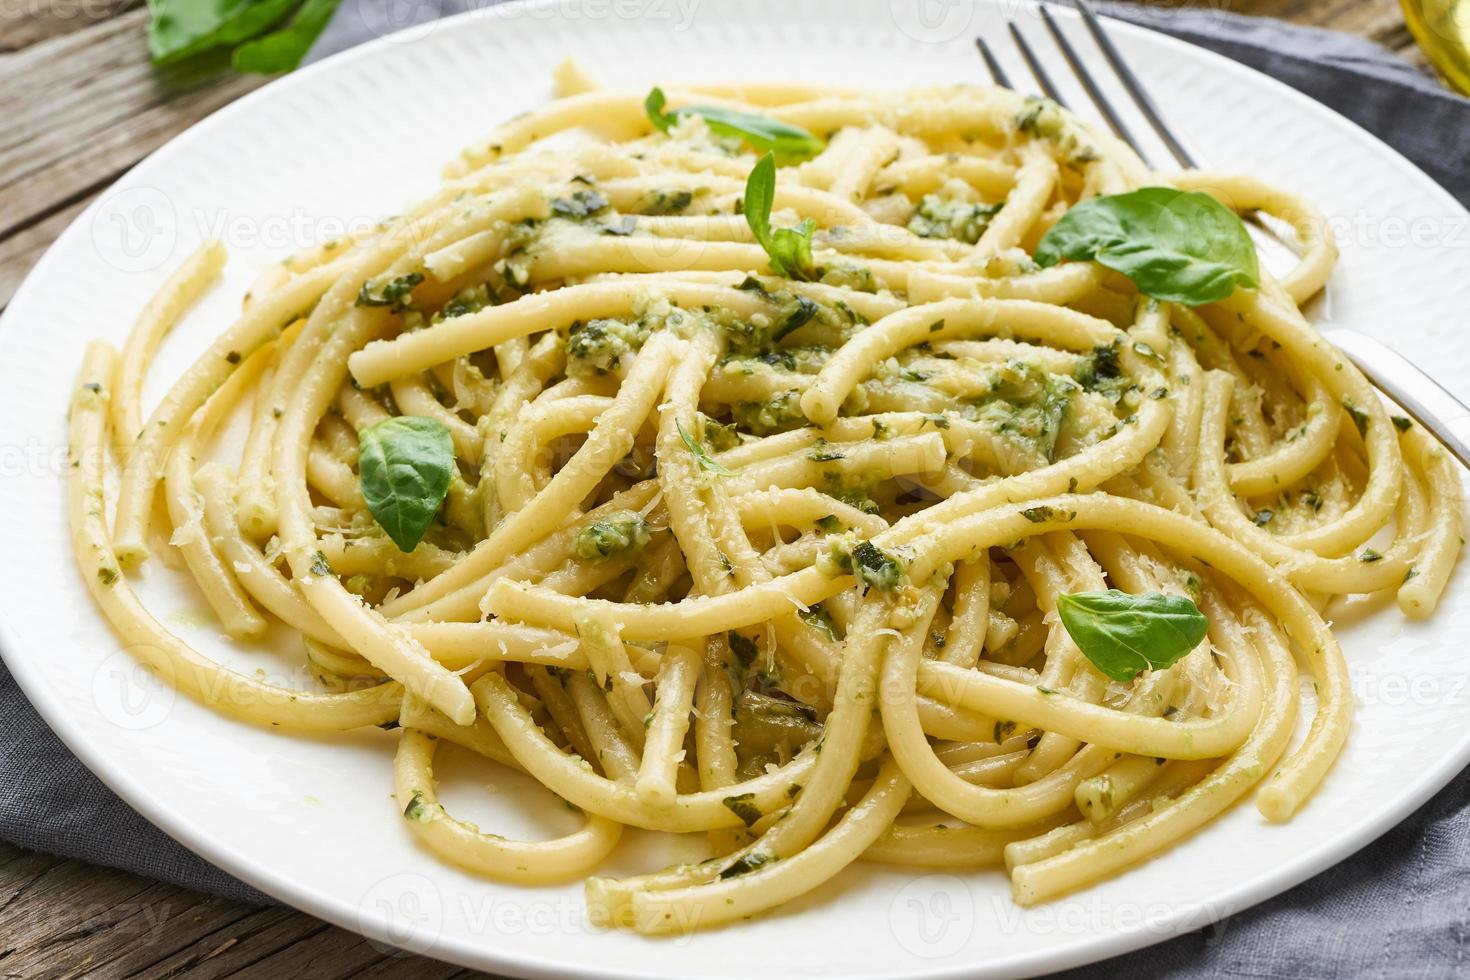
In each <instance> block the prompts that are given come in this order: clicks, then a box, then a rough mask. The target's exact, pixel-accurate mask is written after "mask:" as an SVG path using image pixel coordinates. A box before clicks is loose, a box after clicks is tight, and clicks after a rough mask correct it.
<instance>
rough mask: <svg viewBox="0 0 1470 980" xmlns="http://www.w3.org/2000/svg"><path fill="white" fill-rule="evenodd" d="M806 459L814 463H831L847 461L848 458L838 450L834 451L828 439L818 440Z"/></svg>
mask: <svg viewBox="0 0 1470 980" xmlns="http://www.w3.org/2000/svg"><path fill="white" fill-rule="evenodd" d="M806 458H807V459H809V460H811V461H812V462H814V463H831V462H833V461H835V460H839V459H845V458H846V457H845V456H844V455H843V454H842V453H840V452H838V451H837V450H836V449H833V448H832V446H831V444H830V443H828V442H827V440H826V439H818V440H817V441H816V442H815V443H813V444H812V448H811V450H810V451H809V452H808V453H807V454H806Z"/></svg>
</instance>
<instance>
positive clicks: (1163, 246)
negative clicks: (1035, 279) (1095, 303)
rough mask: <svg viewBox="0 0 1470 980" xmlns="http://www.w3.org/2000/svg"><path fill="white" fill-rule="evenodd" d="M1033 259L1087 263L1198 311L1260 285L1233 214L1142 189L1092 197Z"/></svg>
mask: <svg viewBox="0 0 1470 980" xmlns="http://www.w3.org/2000/svg"><path fill="white" fill-rule="evenodd" d="M1035 258H1036V261H1037V263H1038V264H1039V265H1042V266H1053V265H1056V264H1057V262H1059V261H1061V260H1062V259H1076V260H1084V259H1091V260H1093V261H1095V262H1097V263H1098V264H1099V265H1103V266H1106V267H1107V268H1109V269H1113V270H1114V271H1116V272H1121V273H1122V274H1123V275H1125V276H1127V277H1128V278H1129V279H1132V280H1133V281H1134V282H1135V283H1136V284H1137V285H1138V289H1139V291H1140V292H1142V293H1143V294H1144V295H1146V296H1152V297H1154V298H1155V299H1161V300H1167V301H1169V302H1174V303H1183V304H1185V305H1187V306H1201V305H1203V304H1205V303H1213V302H1216V301H1217V300H1222V299H1226V298H1227V297H1229V296H1230V294H1231V293H1233V292H1234V291H1235V287H1236V285H1237V284H1238V285H1241V286H1248V287H1251V288H1255V287H1256V286H1258V285H1260V276H1261V273H1260V266H1259V264H1258V263H1257V260H1256V248H1255V245H1254V244H1252V243H1251V239H1250V236H1249V235H1248V234H1246V230H1245V225H1244V224H1242V223H1241V220H1240V218H1239V217H1237V216H1236V214H1235V212H1234V211H1231V210H1230V209H1229V208H1227V207H1225V205H1223V204H1221V203H1220V202H1219V201H1217V200H1215V199H1214V198H1213V197H1211V196H1210V195H1208V194H1203V193H1200V192H1198V191H1179V190H1174V189H1173V188H1170V187H1144V188H1141V189H1140V190H1136V191H1130V192H1129V193H1127V194H1114V195H1111V196H1109V197H1095V198H1093V199H1091V200H1089V201H1083V202H1082V203H1081V204H1078V205H1077V206H1076V207H1074V208H1073V209H1072V210H1070V211H1068V212H1067V213H1066V214H1064V215H1062V219H1061V220H1060V221H1058V222H1057V223H1056V224H1055V225H1053V226H1052V228H1051V230H1049V231H1048V232H1047V233H1046V235H1045V236H1043V237H1042V239H1041V243H1040V244H1039V245H1038V246H1037V248H1036V256H1035Z"/></svg>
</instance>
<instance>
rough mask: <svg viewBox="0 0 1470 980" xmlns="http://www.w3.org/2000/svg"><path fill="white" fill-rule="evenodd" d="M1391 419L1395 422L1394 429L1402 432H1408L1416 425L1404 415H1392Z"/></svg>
mask: <svg viewBox="0 0 1470 980" xmlns="http://www.w3.org/2000/svg"><path fill="white" fill-rule="evenodd" d="M1389 419H1390V420H1391V421H1392V422H1393V427H1394V428H1395V429H1398V430H1399V431H1400V432H1408V431H1409V429H1411V428H1412V427H1413V425H1414V420H1413V419H1410V418H1405V417H1404V416H1402V415H1390V416H1389Z"/></svg>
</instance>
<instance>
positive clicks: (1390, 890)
mask: <svg viewBox="0 0 1470 980" xmlns="http://www.w3.org/2000/svg"><path fill="white" fill-rule="evenodd" d="M475 2H476V0H345V2H344V3H343V6H342V9H341V11H340V12H339V13H338V15H337V17H336V19H335V20H334V22H333V23H332V25H331V26H330V27H329V28H328V30H327V33H326V34H325V35H324V36H323V37H322V39H321V40H320V42H319V43H318V45H317V47H316V49H315V50H314V51H313V58H320V57H323V56H325V55H327V54H330V53H333V52H335V51H340V50H343V49H345V48H348V47H351V46H353V45H354V44H358V43H361V42H362V41H365V40H368V39H370V38H373V37H376V36H379V35H381V34H384V33H387V32H388V31H389V30H391V29H397V28H401V27H406V26H409V25H411V24H415V23H422V22H424V21H427V20H431V19H433V18H435V17H439V16H442V15H445V14H450V13H455V12H458V11H459V10H463V9H466V7H467V6H469V5H470V4H471V3H475ZM479 2H480V3H483V2H484V0H479ZM405 3H406V4H407V7H406V9H405ZM390 5H391V6H390ZM1110 12H1112V13H1114V14H1115V15H1117V16H1119V17H1122V18H1125V19H1127V20H1130V21H1133V22H1135V23H1139V24H1143V25H1145V26H1148V27H1153V28H1156V29H1158V30H1161V31H1164V32H1166V33H1171V34H1175V35H1177V36H1179V37H1182V38H1184V39H1186V40H1188V41H1191V42H1194V43H1196V44H1199V45H1201V46H1203V47H1206V48H1210V49H1213V50H1215V51H1219V52H1220V53H1222V54H1225V55H1227V56H1229V57H1232V58H1235V59H1237V60H1239V61H1242V62H1244V63H1246V64H1248V65H1251V66H1253V67H1255V68H1259V69H1261V70H1262V71H1265V72H1267V73H1269V74H1272V75H1274V76H1276V77H1277V78H1280V79H1282V80H1283V81H1285V82H1287V83H1289V84H1291V85H1293V86H1295V87H1297V88H1299V89H1301V90H1302V91H1304V92H1306V93H1307V94H1309V95H1311V96H1313V97H1314V98H1316V99H1318V100H1319V101H1321V102H1324V103H1326V104H1327V105H1329V106H1331V107H1333V108H1334V109H1336V110H1337V111H1339V112H1341V113H1343V114H1344V115H1346V116H1348V117H1349V118H1351V119H1354V120H1356V121H1357V122H1358V123H1360V124H1361V125H1363V126H1364V127H1366V128H1367V129H1369V130H1370V131H1372V132H1374V133H1376V134H1378V135H1379V136H1381V137H1382V138H1384V139H1385V140H1387V141H1388V142H1389V143H1391V144H1393V145H1394V146H1395V147H1397V148H1398V149H1399V150H1400V151H1401V152H1403V153H1404V154H1405V155H1406V156H1408V157H1409V158H1410V159H1412V160H1414V161H1415V162H1416V163H1417V164H1418V165H1419V166H1420V167H1422V168H1424V170H1426V171H1427V172H1428V173H1430V174H1431V175H1432V176H1434V177H1435V178H1436V179H1438V180H1439V181H1440V182H1441V183H1442V184H1444V185H1445V186H1446V187H1448V188H1449V189H1450V190H1451V192H1453V193H1454V194H1455V195H1456V196H1457V197H1458V198H1459V199H1460V200H1461V201H1462V202H1464V203H1466V204H1470V102H1467V101H1465V100H1463V99H1460V98H1457V97H1455V96H1453V95H1450V94H1448V93H1446V92H1445V91H1444V90H1443V89H1440V88H1439V87H1438V86H1437V85H1436V83H1435V82H1434V81H1433V80H1431V79H1429V78H1427V77H1425V76H1424V75H1422V74H1420V73H1419V72H1418V71H1416V70H1415V69H1414V68H1413V67H1412V66H1410V65H1408V64H1407V63H1405V62H1402V61H1400V60H1398V59H1397V58H1395V57H1394V56H1393V55H1391V54H1389V53H1388V52H1386V51H1384V50H1383V49H1381V48H1379V47H1377V46H1376V45H1373V44H1371V43H1369V42H1367V41H1363V40H1360V39H1357V38H1353V37H1348V36H1346V35H1341V34H1335V33H1332V32H1328V31H1320V30H1313V29H1308V28H1298V27H1290V26H1287V25H1284V24H1281V23H1278V22H1274V21H1268V20H1259V19H1253V18H1246V17H1238V16H1234V15H1230V14H1225V13H1221V12H1217V11H1214V10H1201V9H1198V8H1196V9H1185V10H1179V11H1163V10H1156V9H1141V8H1137V7H1131V6H1123V5H1116V6H1114V7H1112V8H1110ZM548 29H553V28H550V27H549V28H548ZM0 718H3V719H5V737H4V738H3V739H0V839H5V840H9V841H12V842H14V843H16V844H19V845H21V846H22V847H27V848H32V849H35V850H41V851H47V852H50V853H55V854H61V855H65V856H67V857H74V858H79V859H82V860H86V861H91V862H94V863H97V864H104V865H109V866H112V867H118V868H124V869H127V870H129V871H134V872H137V873H139V874H143V875H148V876H151V877H154V878H159V879H162V880H165V881H169V882H173V883H175V884H179V885H184V886H187V887H190V888H195V889H199V890H201V891H206V892H212V893H214V894H219V895H225V896H229V897H231V898H237V899H243V900H245V901H254V902H264V901H268V900H267V899H266V898H265V897H264V896H262V895H260V894H259V893H258V892H256V891H255V890H254V889H251V888H249V887H248V886H246V885H244V884H241V883H240V882H238V881H235V880H234V879H232V878H231V877H229V876H228V875H226V874H225V873H223V872H222V871H220V870H218V869H217V868H214V867H212V866H211V865H209V864H207V863H205V862H204V861H202V860H201V859H199V858H198V857H196V856H195V855H194V854H192V853H191V852H189V851H188V850H186V849H185V848H183V847H181V846H180V845H179V844H177V843H175V842H174V841H173V840H172V839H170V838H169V837H167V836H166V835H164V834H163V833H161V832H160V831H158V830H157V829H155V828H154V827H153V826H152V825H150V824H149V823H148V822H147V821H145V820H144V819H143V818H142V817H140V816H139V815H138V814H137V813H135V812H134V811H133V810H131V809H130V808H129V807H128V806H126V805H125V804H124V803H122V801H120V800H118V799H117V798H116V797H115V796H113V795H112V794H111V793H110V792H109V791H108V790H107V788H106V787H105V786H103V785H102V783H101V782H99V781H98V780H97V779H96V778H95V777H93V776H92V775H91V773H89V772H87V771H86V769H85V768H83V766H82V765H81V763H79V762H78V761H77V760H76V759H75V758H74V757H73V756H72V755H71V754H70V753H69V752H68V751H67V750H66V748H65V747H64V746H63V745H62V744H61V742H60V741H59V740H58V739H57V738H56V737H55V736H54V735H52V733H51V732H50V730H49V729H47V727H46V725H45V723H44V722H42V721H41V719H40V717H39V716H38V715H37V714H36V713H35V711H34V710H33V709H32V708H31V706H30V705H29V704H28V703H27V701H26V699H25V696H24V695H23V694H21V692H20V690H19V689H18V688H17V687H16V685H15V682H14V681H13V680H12V679H11V677H10V675H9V673H8V672H6V671H5V669H4V667H3V665H0ZM1467 804H1470V773H1462V774H1461V775H1460V776H1459V777H1458V778H1456V780H1455V781H1454V782H1453V783H1451V784H1450V785H1449V786H1448V787H1447V788H1446V789H1444V790H1443V791H1442V792H1440V794H1439V795H1438V796H1436V797H1435V798H1434V799H1433V800H1431V801H1430V802H1429V803H1428V804H1426V805H1425V806H1424V807H1423V808H1422V809H1420V810H1419V811H1418V812H1417V813H1415V814H1414V815H1413V816H1412V817H1410V818H1409V819H1408V820H1406V821H1404V822H1403V823H1402V824H1400V825H1399V826H1398V827H1396V828H1394V829H1393V830H1392V831H1390V832H1389V833H1387V834H1386V835H1384V837H1382V838H1381V839H1380V840H1378V841H1377V842H1376V843H1374V844H1372V845H1371V846H1369V847H1367V848H1365V849H1364V850H1363V851H1362V852H1360V853H1359V854H1357V855H1356V856H1354V857H1352V858H1350V859H1349V860H1347V861H1344V862H1343V863H1342V864H1340V865H1338V866H1337V867H1335V868H1332V869H1330V870H1328V871H1326V872H1324V873H1322V874H1320V875H1318V876H1317V877H1315V878H1313V879H1311V880H1310V881H1308V882H1306V883H1304V884H1302V885H1300V886H1298V887H1297V888H1295V889H1293V890H1292V891H1290V892H1288V893H1286V894H1285V895H1282V896H1280V897H1278V898H1276V899H1273V900H1271V901H1268V902H1264V903H1262V904H1260V905H1258V906H1256V907H1255V908H1253V909H1250V910H1248V911H1246V912H1242V913H1241V914H1239V915H1236V916H1234V917H1232V918H1231V919H1228V920H1226V921H1225V922H1223V923H1220V924H1217V925H1215V926H1212V927H1210V928H1208V929H1205V930H1202V931H1200V932H1196V933H1192V934H1190V935H1187V936H1184V937H1181V938H1178V939H1174V940H1171V941H1169V942H1167V943H1164V944H1162V945H1159V946H1155V947H1152V948H1150V949H1147V950H1143V951H1140V952H1138V953H1133V954H1130V955H1128V956H1125V957H1122V958H1120V959H1117V960H1113V961H1110V962H1108V963H1106V964H1103V965H1101V966H1097V967H1092V968H1088V969H1084V970H1079V971H1074V972H1072V973H1070V974H1068V976H1071V977H1079V978H1080V977H1106V976H1112V975H1117V974H1122V973H1125V972H1136V973H1141V974H1146V975H1158V976H1170V977H1210V976H1236V977H1288V976H1291V977H1297V976H1313V977H1319V976H1320V977H1328V976H1330V977H1346V976H1361V975H1367V974H1372V975H1374V976H1380V977H1448V976H1457V975H1459V974H1460V973H1461V972H1462V971H1464V969H1465V968H1464V967H1463V966H1462V961H1464V960H1465V959H1466V954H1467V934H1470V922H1467V919H1470V843H1467V842H1470V805H1467Z"/></svg>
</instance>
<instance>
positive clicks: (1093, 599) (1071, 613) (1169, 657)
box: [1057, 589, 1209, 681]
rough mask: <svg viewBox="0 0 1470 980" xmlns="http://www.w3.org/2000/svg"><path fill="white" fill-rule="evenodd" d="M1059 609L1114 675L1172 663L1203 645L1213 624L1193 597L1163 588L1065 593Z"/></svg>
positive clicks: (1077, 638)
mask: <svg viewBox="0 0 1470 980" xmlns="http://www.w3.org/2000/svg"><path fill="white" fill-rule="evenodd" d="M1057 615H1058V616H1060V617H1061V620H1062V625H1063V626H1065V627H1066V628H1067V634H1068V635H1069V636H1071V637H1072V639H1073V641H1074V642H1076V644H1077V647H1078V649H1080V650H1081V651H1082V653H1083V655H1084V656H1086V657H1087V659H1088V660H1091V661H1092V662H1093V664H1094V665H1095V666H1096V667H1097V669H1098V670H1100V671H1102V672H1103V673H1104V674H1106V675H1107V676H1109V677H1111V678H1112V679H1113V680H1115V681H1131V680H1133V678H1134V677H1136V676H1137V675H1138V673H1139V671H1143V670H1148V669H1151V668H1152V669H1155V670H1161V669H1163V668H1165V667H1168V666H1170V665H1171V664H1173V663H1174V662H1175V661H1177V660H1179V659H1180V658H1181V657H1183V656H1184V655H1185V654H1186V653H1188V652H1189V651H1191V650H1193V649H1194V648H1195V647H1197V646H1198V645H1199V643H1200V641H1201V640H1203V639H1204V638H1205V631H1206V629H1207V628H1208V626H1209V622H1208V620H1206V619H1205V616H1204V613H1202V612H1200V611H1199V607H1198V606H1196V605H1195V604H1194V603H1193V602H1191V601H1189V600H1188V599H1186V598H1184V597H1183V596H1177V595H1165V594H1164V593H1162V592H1150V593H1148V594H1146V595H1130V594H1128V593H1127V592H1119V591H1118V590H1117V589H1108V590H1107V591H1106V592H1077V593H1073V594H1071V595H1068V594H1065V593H1064V594H1062V595H1059V596H1057Z"/></svg>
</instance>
